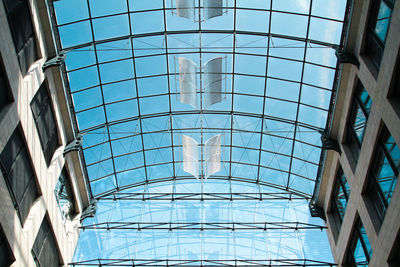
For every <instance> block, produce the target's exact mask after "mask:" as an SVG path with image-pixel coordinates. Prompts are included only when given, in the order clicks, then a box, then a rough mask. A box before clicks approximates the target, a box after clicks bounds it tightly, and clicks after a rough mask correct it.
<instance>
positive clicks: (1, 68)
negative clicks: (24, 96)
mask: <svg viewBox="0 0 400 267" xmlns="http://www.w3.org/2000/svg"><path fill="white" fill-rule="evenodd" d="M1 75H3V79H4V91H5V92H4V96H5V97H4V98H3V97H0V99H6V101H4V104H3V103H1V104H0V112H2V111H3V110H4V109H5V108H6V107H7V106H8V105H9V104H10V103H12V102H14V98H13V95H12V90H11V86H10V81H9V79H8V75H7V70H6V67H5V65H4V61H3V58H2V56H1V54H0V90H2V87H1V86H2V84H1ZM0 96H3V93H0ZM0 119H1V118H0Z"/></svg>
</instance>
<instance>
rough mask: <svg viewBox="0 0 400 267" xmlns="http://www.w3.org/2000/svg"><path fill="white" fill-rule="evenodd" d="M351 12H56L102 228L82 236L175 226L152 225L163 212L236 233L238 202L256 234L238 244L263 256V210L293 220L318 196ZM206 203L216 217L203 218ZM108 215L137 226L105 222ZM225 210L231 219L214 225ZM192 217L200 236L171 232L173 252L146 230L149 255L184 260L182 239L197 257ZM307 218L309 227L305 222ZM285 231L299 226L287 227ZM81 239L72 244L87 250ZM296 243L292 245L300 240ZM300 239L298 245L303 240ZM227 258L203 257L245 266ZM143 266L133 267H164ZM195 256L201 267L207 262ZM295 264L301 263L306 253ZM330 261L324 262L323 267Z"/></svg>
mask: <svg viewBox="0 0 400 267" xmlns="http://www.w3.org/2000/svg"><path fill="white" fill-rule="evenodd" d="M345 9H346V0H337V1H324V0H285V1H281V0H280V1H277V0H274V1H273V0H254V1H248V0H246V1H245V0H235V1H234V0H198V1H197V0H164V1H162V0H152V1H144V0H113V1H109V0H59V1H56V2H50V11H51V12H54V13H55V16H54V21H53V22H54V25H53V26H54V29H53V30H54V31H55V33H56V37H57V38H58V46H59V50H60V51H63V52H65V53H66V54H67V58H66V62H65V66H64V67H63V69H64V72H65V81H66V90H67V95H68V96H70V97H71V113H72V114H73V119H74V120H75V124H76V125H75V127H76V130H77V132H78V133H80V134H82V135H83V137H84V144H83V156H84V157H83V160H84V162H85V168H86V171H87V178H88V180H89V185H90V190H91V193H92V194H93V196H94V198H96V199H98V200H99V204H98V210H99V211H98V213H97V214H98V215H96V217H95V218H94V219H93V220H94V221H95V222H93V221H91V222H90V223H89V224H93V225H95V226H96V227H95V228H96V229H97V227H98V224H100V225H101V223H103V222H105V221H107V222H113V220H114V222H119V223H121V222H123V223H126V222H127V221H126V220H134V219H135V218H133V217H132V216H133V215H132V214H136V213H135V212H140V213H141V214H153V215H154V218H157V217H158V216H161V217H159V218H160V220H161V221H163V220H162V219H164V220H165V222H169V223H170V222H177V220H178V219H176V218H175V219H174V218H173V216H172V215H171V216H172V217H171V216H170V217H165V216H163V215H161V214H162V213H160V215H156V214H155V213H154V212H150V211H151V210H152V209H156V208H157V207H158V205H161V206H160V207H161V209H165V210H168V211H169V212H170V213H171V214H173V213H174V212H177V214H179V212H183V213H182V214H184V213H185V212H186V213H191V212H194V213H198V214H207V213H208V212H211V211H210V209H211V207H214V209H216V210H217V211H216V212H217V213H218V214H219V215H218V216H216V217H215V220H217V221H218V222H219V223H222V222H232V221H235V220H234V219H233V217H229V216H233V215H232V214H234V213H235V214H236V215H235V216H237V217H238V218H240V216H239V213H240V209H241V208H240V205H242V204H240V203H241V202H240V203H239V204H240V205H238V206H237V207H236V200H238V201H239V200H244V199H246V201H250V202H249V203H248V204H247V205H249V206H251V207H254V209H255V210H254V211H252V214H253V215H252V216H253V217H252V219H251V220H248V221H249V222H251V225H252V228H251V229H250V230H249V229H247V230H243V231H250V232H249V233H253V231H258V232H257V233H258V234H260V239H259V241H257V242H264V245H265V244H269V243H268V241H266V240H265V238H267V239H268V238H270V237H269V236H268V235H265V230H264V229H262V230H261V232H260V229H258V228H257V227H255V226H256V225H258V224H257V223H258V222H257V220H255V219H254V218H255V217H257V216H258V215H257V214H264V213H265V207H270V208H271V209H278V210H279V209H280V208H279V207H280V205H283V204H282V203H283V202H284V203H286V204H285V205H286V206H285V207H287V210H291V208H289V206H290V205H293V203H292V201H295V200H294V199H293V198H296V197H298V198H299V199H298V201H303V202H304V201H305V202H304V203H303V204H304V205H305V203H306V199H309V198H310V197H311V196H312V194H313V190H314V186H315V180H316V177H317V172H318V166H319V163H320V158H321V141H320V133H319V131H323V130H324V129H325V128H326V125H327V117H328V112H329V109H330V106H331V103H332V99H331V98H332V87H333V83H334V80H335V76H336V70H337V59H336V57H335V48H338V47H339V46H340V41H341V35H342V26H343V21H344V17H345ZM290 199H291V200H290ZM176 200H178V202H175V201H176ZM214 200H215V201H217V202H212V201H214ZM227 200H235V201H233V202H230V201H227ZM260 200H264V201H262V203H260ZM267 200H268V201H267ZM269 200H271V202H270V201H269ZM113 201H114V202H113ZM154 201H155V202H154ZM157 201H161V202H157ZM185 201H186V202H185ZM208 201H211V202H212V203H219V204H218V205H215V204H213V205H214V206H212V205H211V206H207V207H205V206H203V204H199V203H208ZM251 201H253V202H251ZM276 201H279V203H278V202H276ZM192 202H193V203H192ZM281 202H282V203H281ZM127 203H128V204H127ZM157 203H159V204H157ZM160 203H162V204H160ZM233 203H235V204H233ZM163 205H164V206H163ZM179 205H182V207H180V206H179ZM139 206H140V207H141V208H139ZM245 206H246V205H244V207H245ZM115 207H118V208H117V210H119V211H120V212H121V213H123V212H122V211H123V210H126V209H127V210H130V213H131V215H130V216H127V217H125V216H122V215H121V216H122V217H121V216H120V217H118V216H117V217H115V218H114V215H112V218H111V217H107V218H106V217H104V216H103V215H102V214H103V212H104V213H107V214H111V213H112V212H113V211H112V210H113V209H114V208H115ZM304 207H305V206H304ZM192 208H193V209H194V210H193V211H191V212H189V210H190V209H192ZM110 209H111V210H110ZM135 209H138V210H135ZM268 209H269V208H268ZM139 210H140V211H139ZM185 210H186V211H185ZM225 210H231V213H229V212H228V213H229V214H231V215H229V216H228V215H226V216H225V215H224V216H225V217H221V216H220V215H221V214H225V213H224V212H225ZM110 212H111V213H110ZM268 212H269V211H268ZM268 212H267V213H268ZM304 212H305V211H304ZM290 213H291V214H292V215H293V212H290ZM211 214H212V212H211ZM307 214H308V211H307ZM153 215H152V216H153ZM256 215H257V216H256ZM107 216H111V215H107ZM196 216H197V217H196ZM196 216H195V218H194V217H193V218H191V219H190V220H194V221H195V224H194V225H195V226H194V229H191V230H190V231H188V233H189V234H185V233H183V232H185V231H184V230H182V229H180V228H179V231H178V232H179V233H180V231H183V232H182V236H181V237H179V234H177V235H176V236H175V234H176V233H175V232H174V236H173V237H169V238H168V235H169V234H170V231H169V230H167V231H165V230H164V231H162V233H163V234H165V238H166V239H165V240H164V239H163V238H161V237H160V238H158V237H155V235H154V231H156V232H157V233H158V232H160V231H161V229H153V228H154V227H153V228H152V229H151V230H149V231H150V232H149V233H150V235H151V236H152V239H151V240H152V241H148V242H150V243H149V246H150V244H153V247H154V245H155V242H161V243H162V242H164V243H165V242H166V243H168V242H169V243H168V244H169V245H168V246H166V247H168V248H169V247H170V246H171V244H174V242H175V243H176V242H178V243H179V242H181V241H182V242H181V243H182V246H184V245H183V244H184V243H185V242H184V240H189V239H190V240H191V241H190V242H187V243H185V244H186V246H191V245H190V244H191V243H193V240H196V239H197V238H199V235H200V236H202V235H203V230H204V229H203V230H201V229H198V228H199V227H200V228H201V227H202V226H201V225H200V224H199V223H205V222H207V221H209V219H208V217H207V216H205V217H204V216H200V215H196ZM306 217H307V218H306V219H305V220H303V222H305V223H309V220H313V219H312V218H310V216H309V215H307V216H306ZM110 218H111V219H110ZM210 218H211V217H210ZM222 218H223V219H222ZM135 220H137V218H136V219H135ZM160 220H159V221H160ZM188 220H189V219H188ZM190 220H189V222H191V221H190ZM279 220H281V221H282V220H283V221H285V220H284V219H283V218H280V219H279ZM156 221H157V220H156ZM178 221H179V220H178ZM261 221H264V222H266V221H268V218H266V217H265V218H264V217H262V219H261ZM287 221H288V222H294V221H296V222H298V220H297V219H296V220H294V217H291V219H287ZM150 222H154V221H151V220H150V221H148V223H150ZM186 222H188V221H186ZM239 222H240V220H239ZM87 223H88V222H87V221H85V224H87ZM320 224H321V223H320ZM199 225H200V226H199ZM125 226H126V225H125V224H124V227H122V230H121V229H119V230H116V231H117V232H116V235H117V236H116V237H115V238H116V239H115V240H117V239H118V240H119V241H115V242H117V243H118V242H120V241H121V240H120V239H121V238H122V236H121V235H120V234H121V233H124V235H126V234H127V229H126V227H125ZM220 226H221V225H219V226H218V227H220ZM179 227H181V226H179ZM196 227H197V228H196ZM137 228H138V227H137V225H136V228H135V231H129V234H130V235H132V236H131V237H130V238H126V237H124V238H125V239H126V240H131V241H129V242H128V241H126V242H127V243H126V244H125V245H126V246H127V247H129V245H127V244H128V243H130V242H133V243H135V242H136V243H135V244H139V243H140V244H145V243H142V241H138V240H139V239H138V237H137V235H139V233H141V232H142V235H143V234H144V231H142V230H141V229H139V230H138V229H137ZM317 228H318V227H317ZM88 229H89V230H87V231H85V232H84V233H82V236H81V241H80V242H84V241H82V240H85V238H88V237H89V234H88V235H87V236H86V233H89V232H90V231H91V230H90V227H89V228H88ZM290 229H291V230H292V231H291V234H292V235H293V234H295V235H297V233H298V232H297V230H298V229H294V228H290ZM318 229H319V228H318ZM103 230H104V229H103ZM106 230H107V229H106ZM106 230H105V231H106ZM108 230H109V229H108ZM225 230H226V231H227V232H229V234H227V233H225V235H223V237H221V238H223V239H226V238H228V239H229V240H232V238H233V239H235V237H233V236H234V235H235V233H236V232H235V231H232V229H231V228H229V229H228V230H227V229H225ZM293 230H296V231H295V233H294V232H293ZM119 231H125V232H119ZM272 231H278V232H277V236H281V237H282V235H281V234H279V233H281V232H282V231H288V229H280V228H279V229H278V230H277V229H272ZM306 231H311V230H310V229H308V230H306ZM313 231H315V229H314V230H313ZM313 231H311V232H313ZM100 232H101V230H98V232H95V233H91V234H94V235H96V236H97V239H101V240H103V239H102V238H103V236H102V237H101V238H100V236H101V235H102V234H104V235H108V234H107V233H106V232H107V231H106V232H101V233H102V234H99V233H100ZM111 232H112V233H113V230H112V231H111ZM178 232H177V233H178ZM217 232H218V231H217ZM317 232H320V230H318V231H317ZM96 233H97V234H96ZM206 233H207V235H209V234H211V235H213V232H212V231H211V232H210V233H209V232H207V231H204V235H205V234H206ZM238 233H239V232H238ZM319 235H321V236H324V233H322V234H321V233H320V234H319ZM244 236H247V237H244V238H248V233H247V235H246V234H245V235H244ZM214 237H215V238H219V237H218V236H214ZM179 238H181V239H179ZM288 238H289V239H290V238H291V237H288ZM296 238H297V240H303V239H302V238H303V236H302V235H300V236H299V235H297V237H296ZM307 238H310V237H308V236H307V237H306V238H305V239H307ZM321 238H323V237H321ZM178 239H179V240H180V241H176V240H178ZM200 239H201V240H206V238H205V237H204V236H202V237H201V238H200ZM289 239H288V240H289ZM132 240H136V241H132ZM166 240H169V241H166ZM172 240H175V241H172ZM207 240H208V241H204V242H205V243H204V242H203V243H201V244H203V245H201V246H202V247H201V248H199V249H197V251H202V252H201V253H200V254H201V255H203V256H204V255H205V254H204V253H205V251H206V248H207V245H206V243H207V242H211V243H213V241H210V240H209V239H207ZM221 240H222V239H221ZM221 240H220V241H218V242H225V241H221ZM257 240H258V239H257ZM260 240H264V241H260ZM274 240H275V239H274ZM103 241H104V240H103ZM103 241H102V242H103ZM303 241H304V240H303ZM104 242H105V241H104ZM121 242H122V241H121ZM137 242H139V243H137ZM143 242H144V241H143ZM146 242H147V241H146ZM171 242H172V243H171ZM218 242H217V243H218ZM254 242H256V241H254ZM265 242H266V243H265ZM100 243H101V242H98V243H97V245H98V244H100ZM133 243H132V244H133ZM227 243H229V242H228V241H227ZM300 243H301V242H300ZM300 243H299V244H300ZM146 244H147V243H146ZM218 244H219V243H218ZM326 244H327V243H326ZM97 245H96V246H97ZM270 245H271V246H272V244H270ZM111 246H112V247H113V245H111ZM132 246H134V247H135V245H132ZM143 246H147V245H143ZM203 246H204V247H203ZM251 246H253V247H254V248H257V249H261V248H258V245H256V244H255V243H253V245H251ZM251 246H250V247H251ZM136 247H137V246H136ZM150 247H151V246H150ZM150 247H149V249H150ZM160 247H165V246H163V245H160ZM234 247H235V245H234ZM300 247H302V246H300V245H299V248H298V251H300V250H301V249H300ZM99 248H101V249H104V247H102V246H101V245H99ZM130 249H132V250H130V251H129V253H128V252H126V251H125V252H126V253H125V252H124V253H125V254H124V253H122V252H121V253H122V254H123V255H122V254H121V255H120V254H118V255H119V256H117V257H114V259H115V258H118V257H119V258H124V259H130V258H131V257H132V255H135V258H137V257H138V256H137V254H136V253H139V251H140V249H139V250H138V249H137V248H130ZM141 249H145V248H141ZM237 249H238V250H239V248H237ZM288 249H289V248H288ZM327 249H328V251H329V247H327ZM195 250H196V249H194V250H193V251H195ZM289 250H290V251H292V252H293V251H296V249H295V248H290V249H289ZM77 251H78V252H77V254H76V255H78V254H79V251H80V249H79V248H78V250H77ZM133 251H136V252H135V253H134V254H132V253H133ZM183 251H185V252H183ZM188 251H189V250H187V249H186V248H184V247H183V248H182V247H181V250H179V253H178V252H176V251H175V252H176V253H178V254H173V253H175V252H173V253H172V252H171V253H172V254H171V253H166V254H165V253H164V254H163V253H160V255H161V254H163V256H160V257H161V258H163V259H166V258H170V259H171V257H172V259H176V260H182V259H186V260H187V259H188V258H190V256H188V255H189V254H190V253H189V252H188ZM252 251H253V250H252ZM267 251H269V252H268V253H270V252H271V251H273V250H267ZM225 252H226V253H225ZM225 252H224V253H222V252H221V251H220V252H219V254H218V256H216V255H214V256H210V257H211V259H224V260H226V259H228V258H229V259H239V258H240V255H239V254H237V253H232V251H231V250H229V249H228V252H227V251H225ZM253 252H254V251H253ZM303 252H304V251H303ZM143 253H144V252H143ZM143 253H142V254H141V255H142V256H139V258H140V257H141V258H142V259H143V258H147V259H149V258H152V259H155V258H159V256H157V255H153V256H151V255H150V254H149V255H147V254H146V253H144V254H143ZM182 253H183V254H185V255H186V256H183V254H182ZM193 253H194V252H193ZM246 253H247V252H246ZM246 253H245V254H246ZM271 253H272V252H271ZM139 254H140V253H139ZM200 254H196V255H197V258H196V259H197V260H199V259H201V260H207V259H208V258H204V257H203V256H201V257H200V256H199V255H200ZM245 254H243V255H245ZM328 254H330V252H328ZM104 255H106V254H103V256H104ZM110 255H111V254H110ZM127 255H129V256H127ZM143 255H144V256H143ZM146 255H147V256H146ZM190 255H191V254H190ZM243 255H242V256H243ZM246 255H247V254H246ZM254 255H255V254H254ZM260 255H264V256H260V257H261V258H260V259H264V260H265V259H266V258H269V259H274V258H276V259H280V258H282V257H283V258H285V259H288V257H289V258H291V257H290V255H291V254H290V253H289V254H288V253H283V252H282V253H277V254H276V255H275V256H276V257H273V256H271V254H268V255H269V256H268V255H267V254H260ZM285 255H286V256H285ZM288 255H289V256H288ZM92 256H93V255H92ZM103 256H98V255H97V256H94V257H89V258H85V257H84V258H85V259H90V258H93V259H94V258H99V257H103ZM155 256H156V257H155ZM76 257H78V261H82V260H83V258H82V257H81V256H76ZM193 257H194V256H193ZM242 258H246V256H243V257H242ZM292 258H293V257H292ZM294 258H295V259H300V258H306V259H309V257H305V254H304V253H303V254H301V255H300V256H299V255H297V256H296V257H294ZM311 258H312V257H311ZM252 259H254V258H252ZM313 259H314V260H320V259H321V258H313ZM327 259H328V260H327V261H332V258H331V256H329V257H327ZM217 263H218V262H217ZM110 264H112V263H110ZM193 264H194V263H193ZM88 266H90V265H88ZM111 266H120V265H111ZM122 266H123V265H122ZM146 266H147V265H146ZM155 266H156V265H155ZM321 266H325V265H321Z"/></svg>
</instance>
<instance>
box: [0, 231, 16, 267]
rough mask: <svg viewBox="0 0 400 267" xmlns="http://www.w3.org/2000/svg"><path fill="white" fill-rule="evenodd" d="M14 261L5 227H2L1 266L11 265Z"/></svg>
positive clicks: (0, 236)
mask: <svg viewBox="0 0 400 267" xmlns="http://www.w3.org/2000/svg"><path fill="white" fill-rule="evenodd" d="M13 262H14V257H13V255H12V251H11V248H10V246H9V245H8V242H7V239H6V236H5V234H4V232H3V229H2V228H1V227H0V266H4V267H7V266H10V265H11V263H13Z"/></svg>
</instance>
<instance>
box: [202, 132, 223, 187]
mask: <svg viewBox="0 0 400 267" xmlns="http://www.w3.org/2000/svg"><path fill="white" fill-rule="evenodd" d="M205 150H206V151H205V156H206V159H205V166H204V169H205V179H207V178H208V177H210V175H212V174H214V173H216V172H219V171H220V170H221V135H220V134H219V135H216V136H214V137H211V138H210V139H208V140H207V141H206V143H205Z"/></svg>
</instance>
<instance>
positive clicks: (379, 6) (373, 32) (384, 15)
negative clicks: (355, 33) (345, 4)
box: [366, 0, 395, 68]
mask: <svg viewBox="0 0 400 267" xmlns="http://www.w3.org/2000/svg"><path fill="white" fill-rule="evenodd" d="M394 2H395V0H373V1H372V6H371V12H370V18H369V25H368V32H367V40H366V52H367V54H368V55H369V56H370V58H371V60H372V62H373V63H374V65H375V66H376V67H377V68H379V67H380V65H381V60H382V55H383V50H384V48H385V43H386V37H387V33H388V30H389V26H390V21H391V19H392V12H393V6H394Z"/></svg>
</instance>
